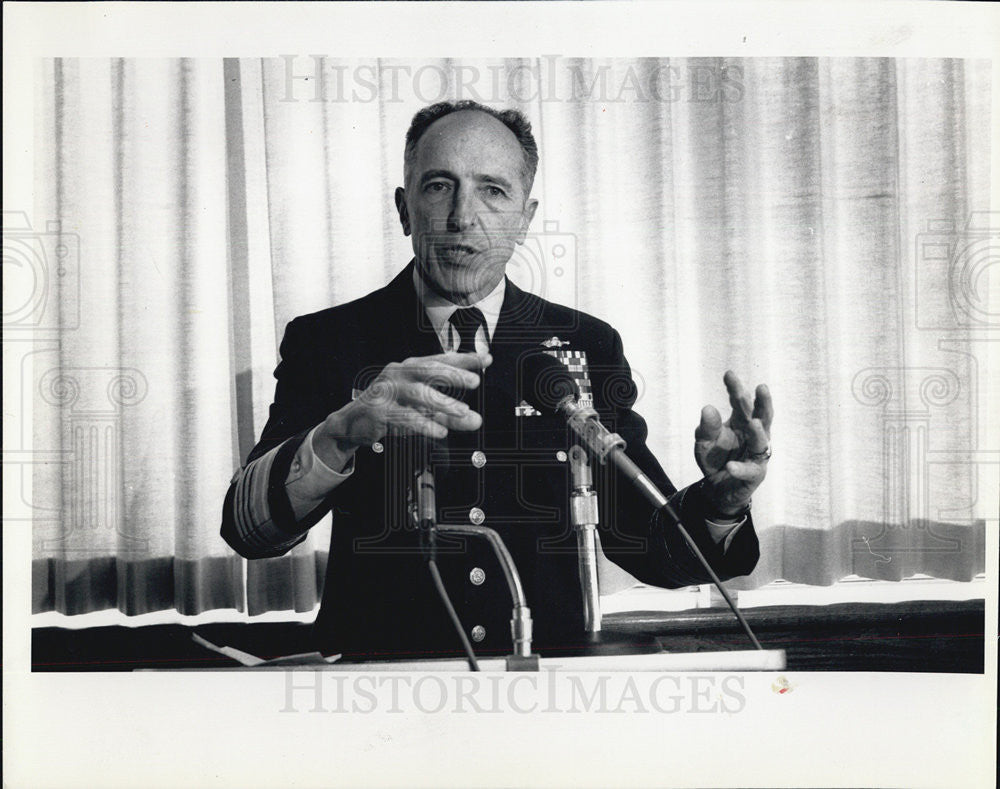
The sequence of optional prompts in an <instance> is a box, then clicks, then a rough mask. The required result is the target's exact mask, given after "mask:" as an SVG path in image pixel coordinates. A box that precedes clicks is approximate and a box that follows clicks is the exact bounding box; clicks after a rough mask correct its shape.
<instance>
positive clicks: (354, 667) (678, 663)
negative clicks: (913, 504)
mask: <svg viewBox="0 0 1000 789" xmlns="http://www.w3.org/2000/svg"><path fill="white" fill-rule="evenodd" d="M298 668H302V669H308V668H314V669H316V670H317V671H355V672H369V671H395V672H400V671H413V672H428V671H442V672H451V673H457V672H465V671H469V664H468V663H467V662H466V661H465V659H464V658H452V659H447V660H411V661H374V662H370V663H330V664H328V665H326V666H323V665H309V666H301V667H298ZM538 668H539V671H630V672H631V671H657V672H663V673H670V672H693V671H706V672H710V671H782V670H784V668H785V650H783V649H764V650H759V649H741V650H728V651H725V652H654V653H652V654H648V653H647V654H641V655H624V654H620V655H578V656H570V657H542V658H539V661H538ZM479 670H480V671H481V672H503V671H506V670H507V663H506V660H505V659H504V658H502V657H499V658H480V659H479ZM470 673H471V672H470Z"/></svg>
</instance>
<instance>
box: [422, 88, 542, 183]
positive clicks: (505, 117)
mask: <svg viewBox="0 0 1000 789" xmlns="http://www.w3.org/2000/svg"><path fill="white" fill-rule="evenodd" d="M462 110H476V111H477V112H485V113H486V114H487V115H489V116H490V117H491V118H496V119H497V120H498V121H500V122H501V123H502V124H503V125H504V126H506V127H507V128H508V129H510V130H511V132H513V134H514V136H515V137H516V138H517V141H518V143H519V144H520V146H521V151H522V152H523V153H524V177H523V180H524V185H525V192H526V193H527V192H531V185H532V184H533V183H534V181H535V173H536V172H537V171H538V145H537V144H536V143H535V137H534V135H532V133H531V123H529V122H528V119H527V118H525V117H524V114H523V113H522V112H521V111H520V110H515V109H507V110H497V109H494V108H493V107H487V106H486V105H485V104H480V103H479V102H478V101H473V100H472V99H463V100H462V101H439V102H438V103H437V104H431V105H430V106H429V107H424V108H423V109H422V110H420V111H419V112H418V113H417V114H416V115H414V116H413V120H412V121H410V128H409V129H408V130H407V132H406V147H405V149H404V153H403V166H404V174H405V173H409V171H410V168H411V167H412V165H413V158H414V156H415V155H416V150H417V143H418V142H420V138H421V137H423V136H424V132H426V131H427V129H428V128H430V126H431V124H433V123H434V122H435V121H437V120H440V119H441V118H443V117H445V116H446V115H451V114H452V113H453V112H461V111H462ZM404 177H405V175H404Z"/></svg>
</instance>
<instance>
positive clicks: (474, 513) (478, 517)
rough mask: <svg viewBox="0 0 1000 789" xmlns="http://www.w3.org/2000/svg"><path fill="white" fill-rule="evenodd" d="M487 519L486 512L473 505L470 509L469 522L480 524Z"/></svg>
mask: <svg viewBox="0 0 1000 789" xmlns="http://www.w3.org/2000/svg"><path fill="white" fill-rule="evenodd" d="M485 520H486V513H485V512H483V511H482V510H481V509H479V507H473V508H472V509H471V510H469V522H470V523H472V524H474V525H476V526H479V525H480V524H481V523H482V522H483V521H485Z"/></svg>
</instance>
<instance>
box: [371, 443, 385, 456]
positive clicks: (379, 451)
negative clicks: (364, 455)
mask: <svg viewBox="0 0 1000 789" xmlns="http://www.w3.org/2000/svg"><path fill="white" fill-rule="evenodd" d="M372 452H374V453H375V454H376V455H381V454H382V453H383V452H385V447H384V446H383V445H382V442H381V441H376V442H375V443H374V444H372Z"/></svg>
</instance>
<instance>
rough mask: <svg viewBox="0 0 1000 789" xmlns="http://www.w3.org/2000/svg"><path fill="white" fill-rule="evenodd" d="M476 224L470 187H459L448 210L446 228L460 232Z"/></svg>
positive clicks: (474, 205) (472, 194)
mask: <svg viewBox="0 0 1000 789" xmlns="http://www.w3.org/2000/svg"><path fill="white" fill-rule="evenodd" d="M475 224H476V204H475V195H474V193H473V191H472V190H471V189H465V188H461V187H459V188H458V189H456V190H455V197H454V199H453V200H452V203H451V211H449V212H448V230H449V231H451V232H452V233H461V232H464V231H466V230H468V229H469V228H471V227H472V226H473V225H475Z"/></svg>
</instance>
